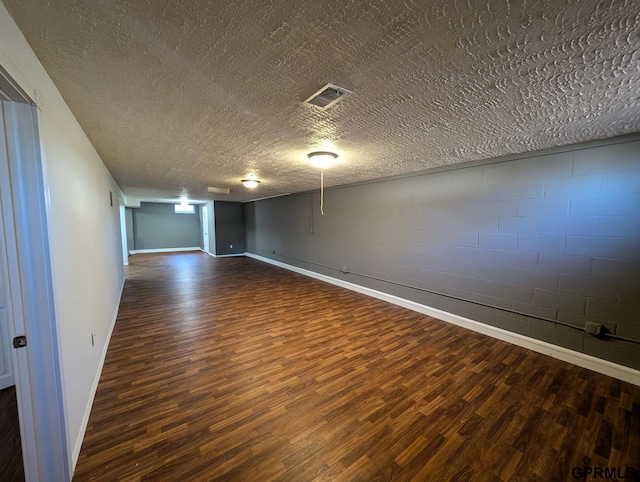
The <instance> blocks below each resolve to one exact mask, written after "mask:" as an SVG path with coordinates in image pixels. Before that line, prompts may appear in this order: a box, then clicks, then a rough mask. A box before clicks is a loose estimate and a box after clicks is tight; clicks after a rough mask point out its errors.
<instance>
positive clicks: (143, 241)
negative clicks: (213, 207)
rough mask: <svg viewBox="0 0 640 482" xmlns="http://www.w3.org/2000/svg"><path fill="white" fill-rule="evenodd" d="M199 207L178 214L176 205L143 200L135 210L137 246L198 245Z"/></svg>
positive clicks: (199, 234) (188, 246)
mask: <svg viewBox="0 0 640 482" xmlns="http://www.w3.org/2000/svg"><path fill="white" fill-rule="evenodd" d="M201 234H202V229H201V228H200V207H199V206H197V205H196V212H195V214H176V213H175V212H174V205H173V204H166V203H145V202H143V203H140V207H139V208H135V209H133V236H134V242H135V247H136V248H135V249H137V250H140V249H169V248H193V247H199V246H200V242H201Z"/></svg>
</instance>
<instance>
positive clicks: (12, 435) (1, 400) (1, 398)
mask: <svg viewBox="0 0 640 482" xmlns="http://www.w3.org/2000/svg"><path fill="white" fill-rule="evenodd" d="M0 480H1V481H3V482H24V466H23V462H22V442H21V441H20V422H19V420H18V402H17V399H16V387H15V386H14V387H9V388H5V389H4V390H0Z"/></svg>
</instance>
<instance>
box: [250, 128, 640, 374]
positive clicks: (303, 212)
mask: <svg viewBox="0 0 640 482" xmlns="http://www.w3.org/2000/svg"><path fill="white" fill-rule="evenodd" d="M309 175H313V171H311V170H310V173H309ZM245 223H246V230H247V231H246V240H247V250H248V251H249V252H251V253H255V254H258V255H261V256H266V257H270V258H273V259H276V260H279V261H282V262H285V263H288V264H292V265H295V266H300V267H303V268H306V269H310V270H314V271H317V272H321V273H323V274H327V275H330V276H333V277H335V278H339V279H344V280H347V281H350V282H352V283H357V284H360V285H363V286H368V287H371V288H374V289H377V290H381V291H384V292H388V293H391V294H395V295H398V296H401V297H403V298H407V299H410V300H414V301H417V302H420V303H424V304H426V305H429V306H433V307H435V308H439V309H442V310H446V311H449V312H451V313H455V314H459V315H462V316H465V317H468V318H471V319H474V320H476V321H480V322H483V323H487V324H491V325H494V326H496V327H500V328H503V329H506V330H509V331H512V332H515V333H520V334H523V335H526V336H530V337H533V338H537V339H540V340H544V341H547V342H550V343H553V344H556V345H560V346H563V347H567V348H570V349H572V350H576V351H579V352H584V353H587V354H590V355H593V356H596V357H600V358H603V359H606V360H610V361H613V362H616V363H620V364H623V365H627V366H630V367H633V368H638V369H640V344H637V343H632V342H627V341H621V340H611V339H600V338H596V337H593V336H591V335H588V334H586V333H584V332H583V331H580V330H578V329H573V328H571V327H567V326H562V325H561V324H558V323H554V322H553V321H554V320H555V321H560V322H563V323H568V324H570V325H573V326H575V327H577V328H584V326H585V323H586V322H588V321H592V322H596V323H602V324H604V325H605V326H606V327H607V328H608V329H609V330H610V332H611V333H614V334H617V335H620V336H624V337H628V338H631V339H636V340H640V137H639V136H631V137H623V138H616V139H612V140H610V141H608V142H599V143H591V144H584V145H575V146H571V147H568V148H565V149H562V150H556V151H547V152H539V153H533V154H528V155H526V156H521V157H520V158H511V159H508V160H503V159H497V160H494V161H485V162H483V163H480V164H476V165H472V166H468V167H464V168H457V169H449V170H441V171H439V172H432V173H427V174H422V175H416V176H411V177H405V178H397V179H390V180H385V181H381V182H372V183H368V184H362V185H355V186H350V187H343V188H337V189H332V190H328V191H326V192H325V215H324V216H320V212H319V199H318V193H317V192H316V193H305V194H301V195H295V196H289V197H283V198H275V199H270V200H265V201H260V202H257V203H249V204H246V205H245ZM311 231H312V233H311ZM274 252H275V254H274ZM343 266H344V267H347V268H348V269H349V271H350V272H351V273H348V274H343V273H342V272H341V271H339V268H341V267H343ZM361 275H365V276H361ZM372 278H377V279H372ZM381 280H386V281H381ZM395 283H399V284H402V285H408V286H412V287H415V288H417V289H412V288H407V287H404V286H399V285H398V284H395ZM423 290H427V291H423ZM428 291H434V292H437V293H442V294H443V295H450V296H453V297H456V298H459V299H462V300H466V301H467V302H465V301H459V300H455V299H453V298H449V297H447V296H439V295H435V294H432V293H429V292H428ZM474 302H477V303H480V304H476V303H474ZM491 307H496V308H501V309H500V310H499V309H494V308H491ZM505 310H506V311H505ZM527 315H529V316H527ZM541 318H542V319H541ZM543 319H546V320H551V321H544V320H543ZM382 322H384V320H381V323H382Z"/></svg>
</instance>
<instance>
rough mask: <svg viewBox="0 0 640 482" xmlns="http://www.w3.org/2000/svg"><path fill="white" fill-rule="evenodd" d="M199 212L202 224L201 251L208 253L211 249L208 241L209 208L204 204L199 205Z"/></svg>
mask: <svg viewBox="0 0 640 482" xmlns="http://www.w3.org/2000/svg"><path fill="white" fill-rule="evenodd" d="M200 212H201V214H202V216H201V219H200V222H201V224H202V249H203V251H204V252H205V253H209V250H210V249H211V245H210V239H209V206H207V205H206V204H203V205H201V206H200Z"/></svg>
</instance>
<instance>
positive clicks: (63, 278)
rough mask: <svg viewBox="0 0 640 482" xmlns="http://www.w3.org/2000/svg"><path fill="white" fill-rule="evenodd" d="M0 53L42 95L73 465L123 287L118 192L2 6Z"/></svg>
mask: <svg viewBox="0 0 640 482" xmlns="http://www.w3.org/2000/svg"><path fill="white" fill-rule="evenodd" d="M0 51H2V52H3V53H4V56H5V57H6V58H8V59H9V60H10V61H11V62H12V63H13V64H14V66H15V67H16V68H17V70H18V71H19V72H20V73H21V74H22V75H23V76H24V77H25V78H26V79H27V80H28V81H29V82H30V83H31V84H33V85H34V86H35V87H36V89H37V90H38V91H39V93H40V95H41V96H42V106H41V107H42V109H41V115H40V119H39V120H40V130H41V142H42V151H43V162H44V170H45V184H46V185H47V186H48V189H49V197H50V209H49V235H50V249H51V258H52V271H53V284H54V302H55V311H56V317H57V329H58V338H59V344H60V347H59V348H60V359H61V367H60V368H61V375H62V383H63V394H64V406H65V418H66V420H65V422H66V429H67V437H68V439H67V444H68V449H69V453H70V454H71V458H72V460H70V461H69V463H70V464H71V466H72V469H73V465H75V461H76V460H77V456H78V453H79V449H80V445H81V443H82V437H83V435H84V430H85V427H86V422H87V418H88V414H89V411H90V408H91V403H92V401H93V396H94V391H95V387H96V384H97V379H98V377H99V374H100V373H99V372H100V370H101V365H102V361H103V353H104V352H105V350H106V346H107V343H108V337H109V335H110V333H111V329H112V326H113V323H114V320H115V315H116V313H117V308H118V303H119V298H120V294H121V292H122V287H123V285H124V271H123V260H122V245H121V234H120V212H119V200H120V194H121V192H120V189H119V187H118V185H117V184H116V183H115V181H114V179H113V178H112V176H111V175H110V173H109V172H108V170H107V169H106V167H105V165H104V163H103V162H102V160H101V159H100V157H99V156H98V154H97V153H96V151H95V149H94V148H93V146H92V145H91V143H90V142H89V139H88V138H87V136H86V135H85V133H84V131H83V130H82V129H81V127H80V125H79V124H78V122H77V121H76V119H75V117H74V116H73V114H72V113H71V111H70V110H69V108H68V106H67V105H66V103H65V102H64V100H63V98H62V96H61V95H60V93H59V92H58V90H57V88H56V87H55V85H54V84H53V82H52V80H51V79H50V78H49V76H48V74H47V73H46V71H45V70H44V68H43V67H42V65H41V64H40V62H39V61H38V59H37V57H36V56H35V54H34V53H33V51H32V50H31V48H30V47H29V45H28V43H27V42H26V40H25V39H24V37H23V36H22V34H21V33H20V31H19V29H18V28H17V26H16V25H15V23H14V22H13V20H12V19H11V17H10V15H9V14H8V12H7V11H6V9H5V7H4V6H3V5H2V4H0ZM2 52H0V53H2ZM0 61H2V57H0ZM7 70H9V69H7ZM109 191H112V193H113V204H114V205H113V207H111V206H110V199H109ZM92 333H94V334H95V337H94V341H95V345H94V346H92Z"/></svg>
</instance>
